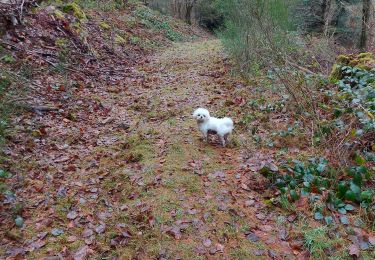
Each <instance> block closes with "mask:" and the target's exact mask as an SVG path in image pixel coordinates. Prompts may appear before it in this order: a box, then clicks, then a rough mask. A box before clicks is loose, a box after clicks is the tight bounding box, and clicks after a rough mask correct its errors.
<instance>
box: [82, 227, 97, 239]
mask: <svg viewBox="0 0 375 260" xmlns="http://www.w3.org/2000/svg"><path fill="white" fill-rule="evenodd" d="M93 234H94V231H92V229H89V228H86V229H85V230H84V231H83V232H82V237H89V236H92V235H93Z"/></svg>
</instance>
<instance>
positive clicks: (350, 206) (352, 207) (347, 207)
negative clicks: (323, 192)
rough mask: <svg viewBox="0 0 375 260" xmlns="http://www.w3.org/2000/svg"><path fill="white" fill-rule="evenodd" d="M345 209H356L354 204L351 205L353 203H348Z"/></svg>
mask: <svg viewBox="0 0 375 260" xmlns="http://www.w3.org/2000/svg"><path fill="white" fill-rule="evenodd" d="M345 209H346V210H348V211H352V210H354V206H353V205H351V204H346V205H345Z"/></svg>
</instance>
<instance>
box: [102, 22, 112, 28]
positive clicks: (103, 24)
mask: <svg viewBox="0 0 375 260" xmlns="http://www.w3.org/2000/svg"><path fill="white" fill-rule="evenodd" d="M99 26H100V28H102V29H104V30H109V29H111V26H110V25H109V24H107V23H106V22H101V23H100V24H99Z"/></svg>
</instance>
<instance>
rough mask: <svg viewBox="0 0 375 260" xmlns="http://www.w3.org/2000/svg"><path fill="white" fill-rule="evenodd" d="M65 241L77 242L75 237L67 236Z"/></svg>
mask: <svg viewBox="0 0 375 260" xmlns="http://www.w3.org/2000/svg"><path fill="white" fill-rule="evenodd" d="M66 241H67V242H69V243H72V242H75V241H77V237H76V236H68V237H67V238H66Z"/></svg>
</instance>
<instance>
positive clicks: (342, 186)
mask: <svg viewBox="0 0 375 260" xmlns="http://www.w3.org/2000/svg"><path fill="white" fill-rule="evenodd" d="M347 190H348V186H347V183H346V182H345V181H342V182H340V183H339V186H338V196H339V197H340V198H343V197H344V196H345V194H346V192H347Z"/></svg>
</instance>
